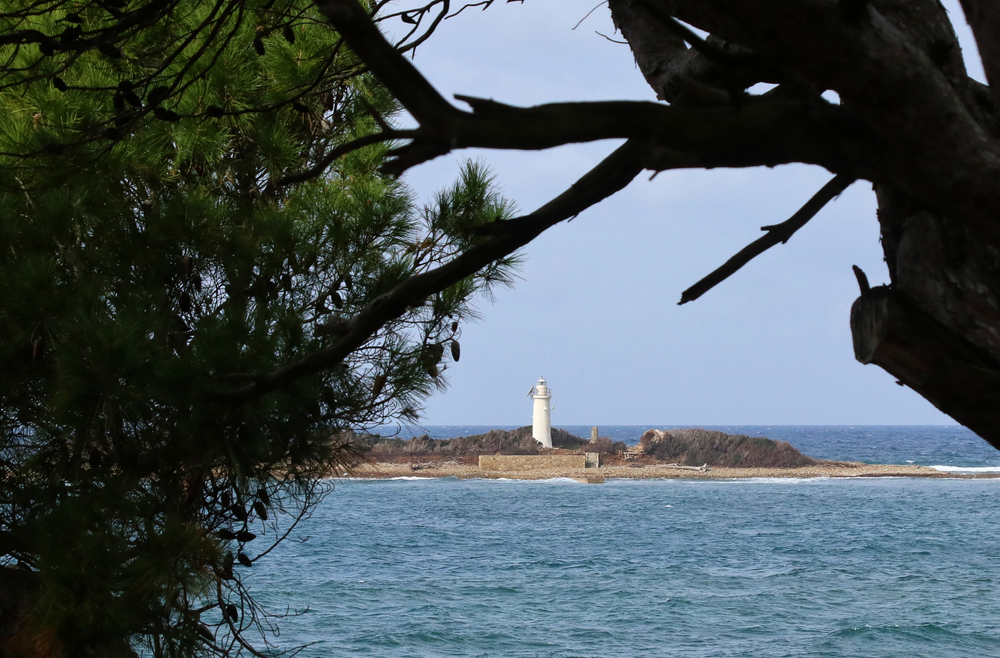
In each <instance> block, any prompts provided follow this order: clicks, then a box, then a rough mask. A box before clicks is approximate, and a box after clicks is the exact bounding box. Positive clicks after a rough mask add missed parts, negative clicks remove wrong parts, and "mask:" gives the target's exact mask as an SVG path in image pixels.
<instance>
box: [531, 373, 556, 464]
mask: <svg viewBox="0 0 1000 658" xmlns="http://www.w3.org/2000/svg"><path fill="white" fill-rule="evenodd" d="M528 395H530V396H531V397H532V398H533V399H534V401H535V405H534V409H533V410H532V414H531V436H532V438H534V439H535V441H538V442H539V443H541V444H542V445H543V446H544V447H546V448H551V447H552V417H551V415H550V414H551V412H552V405H550V404H549V401H550V400H551V399H552V391H551V390H549V387H548V386H546V385H545V378H544V377H542V378H540V379H539V380H538V383H537V384H535V385H534V387H532V389H531V391H529V392H528Z"/></svg>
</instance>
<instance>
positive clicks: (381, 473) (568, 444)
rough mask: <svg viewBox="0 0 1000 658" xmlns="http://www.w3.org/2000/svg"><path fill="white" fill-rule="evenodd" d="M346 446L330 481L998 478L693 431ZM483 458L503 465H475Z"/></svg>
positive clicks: (357, 440) (365, 441)
mask: <svg viewBox="0 0 1000 658" xmlns="http://www.w3.org/2000/svg"><path fill="white" fill-rule="evenodd" d="M350 440H351V441H352V443H354V444H355V446H357V448H358V449H359V451H360V452H361V454H362V455H364V458H363V459H362V460H361V461H360V462H359V463H358V464H357V465H356V466H355V468H354V469H352V470H351V472H350V473H340V474H338V475H341V476H347V477H357V478H394V477H408V476H409V477H428V478H438V477H458V478H463V479H471V478H490V479H498V478H506V479H519V480H529V479H530V480H539V479H551V478H572V479H575V480H579V481H581V482H593V483H599V482H603V481H604V480H605V479H610V478H623V479H675V478H688V479H739V478H814V477H923V478H963V479H978V478H994V477H1000V473H975V474H965V473H963V474H956V473H946V472H941V471H937V470H935V469H932V468H929V467H927V466H918V465H912V464H909V465H889V464H866V463H862V462H844V461H828V460H821V459H814V458H812V457H809V456H807V455H803V454H802V453H801V452H799V451H798V450H797V449H796V448H794V447H793V446H792V445H790V444H789V443H787V442H785V441H774V440H771V439H768V438H766V437H761V436H747V435H745V434H726V433H725V432H718V431H714V430H704V429H693V428H684V429H671V430H658V429H651V430H649V431H647V432H645V433H644V434H643V435H642V436H641V437H640V439H639V443H638V444H636V445H634V446H631V447H630V446H628V445H626V444H625V443H624V442H622V441H617V442H615V441H612V440H611V439H610V438H608V437H604V436H594V437H592V438H591V439H589V440H588V439H584V438H581V437H579V436H575V435H573V434H571V433H569V432H567V431H565V430H562V429H558V428H552V446H553V447H552V448H545V447H542V446H541V444H539V443H538V442H537V441H535V440H534V439H533V438H532V428H531V426H526V427H521V428H518V429H516V430H490V431H489V432H486V433H485V434H478V435H474V436H463V437H458V438H454V439H432V438H430V437H429V436H428V435H426V434H425V435H423V436H420V437H414V438H411V439H408V440H404V439H400V438H398V437H390V438H387V437H381V436H377V435H354V436H352V437H351V439H350ZM483 455H490V456H501V457H502V456H508V457H511V459H496V458H491V459H488V460H481V459H480V457H481V456H483ZM574 455H576V456H578V457H576V458H575V459H574V458H572V456H574ZM519 456H540V457H544V456H549V457H550V458H549V459H537V458H530V459H523V458H521V459H518V457H519Z"/></svg>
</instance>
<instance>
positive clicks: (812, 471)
mask: <svg viewBox="0 0 1000 658" xmlns="http://www.w3.org/2000/svg"><path fill="white" fill-rule="evenodd" d="M337 475H339V476H340V477H348V478H360V479H390V478H399V477H424V478H443V477H456V478H460V479H510V480H549V479H552V478H572V479H575V480H581V481H600V480H602V479H604V480H608V479H629V480H647V479H650V480H653V479H655V480H678V479H684V480H728V479H748V478H793V479H801V478H850V477H864V478H871V477H915V478H952V479H963V480H978V479H992V478H997V477H1000V473H947V472H942V471H937V470H934V469H933V468H930V467H927V466H916V465H894V464H864V463H861V462H832V463H830V462H828V463H822V462H821V463H820V464H817V465H811V466H803V467H798V468H730V467H721V466H712V467H711V468H709V469H708V470H707V471H692V470H679V469H676V468H670V467H669V466H667V465H665V464H636V465H608V466H602V467H598V468H576V469H566V468H552V469H540V470H530V471H512V472H508V471H505V472H502V473H501V472H490V471H482V470H480V469H479V467H478V466H477V465H475V464H466V463H462V462H460V461H457V460H448V461H422V462H420V463H395V462H393V463H390V462H377V461H376V462H372V463H368V464H361V465H359V466H357V467H355V468H354V469H353V470H352V471H351V472H349V473H339V474H337Z"/></svg>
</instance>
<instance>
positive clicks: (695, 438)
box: [639, 429, 819, 468]
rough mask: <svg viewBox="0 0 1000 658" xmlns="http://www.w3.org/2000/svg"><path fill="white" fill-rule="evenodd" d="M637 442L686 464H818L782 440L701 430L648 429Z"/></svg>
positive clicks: (648, 451) (666, 458) (650, 451)
mask: <svg viewBox="0 0 1000 658" xmlns="http://www.w3.org/2000/svg"><path fill="white" fill-rule="evenodd" d="M639 443H640V445H641V446H642V448H643V451H644V452H645V453H646V454H648V455H652V456H653V457H655V458H656V459H658V460H661V461H667V462H677V463H680V464H683V465H686V466H701V465H702V464H708V465H709V466H731V467H735V466H739V467H744V468H797V467H800V466H811V465H814V464H818V463H819V462H818V460H816V459H813V458H812V457H807V456H805V455H803V454H802V453H801V452H799V451H798V450H796V449H795V448H793V447H792V446H791V445H789V444H788V443H787V442H785V441H772V440H771V439H768V438H766V437H762V436H747V435H745V434H726V433H725V432H715V431H711V430H703V429H674V430H670V431H667V432H659V431H657V430H649V431H648V432H646V433H645V434H643V435H642V438H641V439H640V441H639Z"/></svg>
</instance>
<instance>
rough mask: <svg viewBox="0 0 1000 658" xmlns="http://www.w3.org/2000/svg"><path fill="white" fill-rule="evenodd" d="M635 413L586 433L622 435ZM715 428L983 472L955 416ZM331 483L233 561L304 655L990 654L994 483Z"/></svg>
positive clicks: (987, 451) (994, 597) (995, 634)
mask: <svg viewBox="0 0 1000 658" xmlns="http://www.w3.org/2000/svg"><path fill="white" fill-rule="evenodd" d="M650 427H653V426H607V427H601V428H600V430H599V431H600V434H601V435H604V436H609V437H611V438H612V439H614V440H622V441H625V442H626V443H630V444H631V443H635V442H636V441H637V440H638V438H639V436H641V434H642V432H643V431H645V430H646V429H649V428H650ZM659 427H660V428H668V427H670V426H669V425H661V426H659ZM512 428H513V426H511V427H505V428H503V429H512ZM488 429H491V428H490V427H481V426H444V427H433V426H432V427H426V428H419V429H417V430H416V431H415V432H414V433H415V434H418V435H419V434H423V433H425V432H426V433H428V434H430V435H431V436H432V437H434V438H449V437H452V436H461V435H467V434H477V433H481V432H483V431H486V430H488ZM564 429H567V430H569V431H571V432H573V433H575V434H578V435H581V436H589V434H590V427H589V426H588V427H572V426H566V427H565V428H564ZM711 429H719V430H723V431H726V432H730V433H742V434H749V435H755V436H767V437H769V438H772V439H776V440H783V441H788V442H790V443H791V444H792V445H794V446H795V447H797V448H799V449H800V450H801V451H802V452H803V453H805V454H808V455H810V456H813V457H818V458H823V459H835V460H850V461H864V462H869V463H892V464H906V463H915V464H923V465H927V466H933V467H936V468H938V470H942V471H952V472H962V473H984V472H989V471H1000V452H998V451H997V450H995V449H994V448H992V447H990V446H989V445H987V444H986V443H985V442H983V441H982V440H981V439H979V438H977V437H976V436H975V435H973V434H972V433H971V432H968V431H967V430H965V429H963V428H961V427H957V426H926V427H925V426H919V427H917V426H910V427H906V426H823V427H808V426H767V427H765V426H719V427H711ZM402 435H403V436H404V437H405V436H409V435H410V434H409V433H406V432H404V433H403V434H402ZM332 484H333V490H332V492H331V493H330V494H329V495H328V496H327V497H326V499H325V500H324V501H323V502H322V503H321V504H320V505H319V506H317V508H316V509H315V510H314V513H313V514H312V516H311V518H309V519H307V520H306V521H304V522H303V523H302V524H300V525H299V526H298V527H296V528H295V529H294V531H293V532H292V533H291V534H290V535H289V537H288V539H287V540H286V541H285V542H283V543H282V544H280V545H279V546H278V548H276V549H275V550H274V551H272V553H271V554H269V555H268V556H266V557H265V558H264V559H262V560H260V561H259V562H257V563H256V564H255V566H254V567H253V569H252V570H247V571H248V572H251V573H249V574H248V577H247V580H246V584H247V586H248V587H249V588H250V591H251V593H253V594H254V595H255V597H256V598H257V599H258V601H259V602H260V603H262V604H263V605H264V607H265V608H267V609H268V610H270V611H271V612H274V613H278V614H279V615H280V616H281V617H282V618H280V619H275V623H276V624H277V627H278V628H279V629H280V634H279V635H278V636H274V637H270V636H269V640H270V641H271V642H272V643H274V645H275V647H277V648H280V649H290V650H294V649H295V648H296V647H304V648H302V649H301V652H300V653H299V654H298V655H300V656H310V657H311V656H316V657H320V656H323V657H333V658H336V657H340V656H372V657H377V658H381V657H386V658H388V657H390V656H391V657H393V658H400V657H409V656H412V657H445V656H448V657H452V656H454V657H459V656H461V657H486V656H490V657H493V656H498V657H500V656H511V657H516V658H529V657H531V658H534V657H555V658H589V657H594V658H598V657H600V658H633V657H640V656H641V657H648V656H684V657H699V658H702V657H704V658H708V657H736V656H741V657H742V656H746V657H748V658H749V657H753V658H761V657H791V656H803V657H805V656H809V657H817V656H830V657H838V658H841V657H851V656H857V657H859V658H861V657H864V658H871V657H891V656H899V657H906V658H917V657H921V656H927V657H940V656H948V657H951V656H975V657H977V658H980V657H983V656H1000V540H998V537H997V534H998V533H997V531H998V529H1000V479H957V478H956V479H952V478H945V479H917V478H850V479H826V478H816V479H791V480H789V479H770V478H757V479H746V480H726V481H721V480H715V481H713V480H663V481H657V480H609V481H607V482H606V483H604V484H581V483H578V482H576V481H572V480H567V479H552V480H542V481H515V480H457V479H454V478H439V479H425V478H398V479H394V480H352V479H343V480H335V481H333V482H332Z"/></svg>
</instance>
